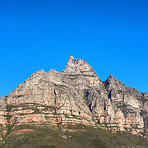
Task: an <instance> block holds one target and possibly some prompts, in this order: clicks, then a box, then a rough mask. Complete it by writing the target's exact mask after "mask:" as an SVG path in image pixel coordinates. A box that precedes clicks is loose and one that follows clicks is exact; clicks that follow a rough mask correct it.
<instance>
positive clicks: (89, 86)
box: [0, 56, 148, 139]
mask: <svg viewBox="0 0 148 148" xmlns="http://www.w3.org/2000/svg"><path fill="white" fill-rule="evenodd" d="M0 107H1V114H0V124H1V125H2V126H3V127H4V128H2V129H3V130H5V131H3V133H6V132H7V129H6V127H7V126H6V125H17V124H24V123H29V124H32V123H42V122H45V123H47V124H54V125H55V124H57V125H59V124H60V125H61V126H62V127H64V126H65V125H67V124H69V123H70V124H85V125H91V126H95V127H98V126H99V127H101V128H104V129H106V130H110V131H112V132H115V131H129V132H131V133H133V134H139V135H144V136H147V135H148V134H147V129H148V109H147V108H148V94H147V93H145V94H142V93H140V92H139V91H138V90H136V89H135V88H131V87H127V86H126V85H125V84H123V83H122V82H121V81H120V80H119V79H117V78H115V77H114V76H113V75H110V76H109V77H108V78H107V80H106V81H105V82H102V81H101V79H100V78H99V76H98V75H97V74H96V72H95V71H94V69H93V68H92V66H90V65H89V64H88V63H87V62H86V61H84V60H83V59H75V58H74V57H72V56H70V57H69V61H68V63H67V66H66V69H65V70H64V71H63V72H58V71H56V70H54V69H52V70H50V71H49V72H44V70H40V71H37V72H35V73H33V74H32V76H31V77H30V78H28V79H27V80H26V81H25V82H23V83H22V84H20V85H19V86H18V87H17V88H16V89H14V90H13V91H12V92H11V93H10V94H9V95H8V96H7V97H1V98H0ZM1 138H2V137H1V135H0V139H1Z"/></svg>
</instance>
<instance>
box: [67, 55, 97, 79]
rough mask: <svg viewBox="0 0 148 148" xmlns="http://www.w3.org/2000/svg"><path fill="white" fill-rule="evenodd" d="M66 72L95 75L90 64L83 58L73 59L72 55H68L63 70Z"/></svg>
mask: <svg viewBox="0 0 148 148" xmlns="http://www.w3.org/2000/svg"><path fill="white" fill-rule="evenodd" d="M64 72H66V73H82V74H86V75H95V76H96V75H97V74H96V72H95V71H94V69H93V68H92V66H90V65H89V64H88V63H87V62H86V61H84V60H83V59H74V57H73V56H70V57H69V61H68V63H67V65H66V69H65V70H64Z"/></svg>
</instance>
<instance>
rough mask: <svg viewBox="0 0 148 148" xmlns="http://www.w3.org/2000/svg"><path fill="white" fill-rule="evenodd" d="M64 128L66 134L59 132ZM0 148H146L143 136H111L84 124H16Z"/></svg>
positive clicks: (126, 134) (146, 143) (146, 144)
mask: <svg viewBox="0 0 148 148" xmlns="http://www.w3.org/2000/svg"><path fill="white" fill-rule="evenodd" d="M61 129H65V131H63V130H61ZM4 140H5V143H4V144H1V145H0V148H114V147H117V148H120V147H121V148H126V147H134V148H147V147H148V142H147V141H146V140H145V139H143V138H142V137H138V136H135V135H131V134H129V133H127V132H122V133H120V132H118V133H116V134H113V133H110V132H108V131H105V130H103V129H95V128H93V127H87V126H84V125H76V126H74V125H69V126H67V127H64V128H61V127H60V125H58V127H57V126H55V127H54V126H47V125H46V124H44V125H43V124H42V125H19V126H16V127H13V128H12V129H11V132H10V134H9V135H7V136H6V137H5V139H4Z"/></svg>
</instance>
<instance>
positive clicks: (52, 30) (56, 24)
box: [0, 0, 148, 96]
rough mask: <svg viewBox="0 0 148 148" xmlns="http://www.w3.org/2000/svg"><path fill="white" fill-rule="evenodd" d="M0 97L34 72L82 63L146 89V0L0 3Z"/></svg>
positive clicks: (16, 0) (4, 0) (13, 0)
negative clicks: (70, 62) (78, 60)
mask: <svg viewBox="0 0 148 148" xmlns="http://www.w3.org/2000/svg"><path fill="white" fill-rule="evenodd" d="M0 53H1V54H0V96H6V95H8V94H9V93H10V92H11V91H12V90H13V89H15V88H16V87H17V86H18V85H19V84H20V83H22V82H24V81H25V80H26V79H27V78H29V77H30V75H31V74H32V73H34V72H35V71H37V70H40V69H44V70H45V71H46V72H47V71H49V70H50V69H56V70H58V71H62V70H63V69H65V67H66V63H67V61H68V59H69V56H74V57H75V58H82V59H84V60H86V61H87V62H88V63H89V64H90V65H91V66H92V67H93V68H94V69H95V71H96V72H97V74H98V75H99V76H100V78H101V79H102V80H103V81H104V80H106V78H107V77H108V76H109V75H110V74H113V75H114V76H115V77H116V78H118V79H120V80H121V81H122V82H123V83H125V84H126V85H127V86H131V87H135V88H137V89H138V90H139V91H141V92H146V91H148V1H147V0H9V1H8V0H0Z"/></svg>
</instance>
